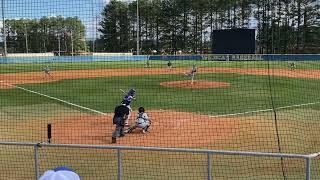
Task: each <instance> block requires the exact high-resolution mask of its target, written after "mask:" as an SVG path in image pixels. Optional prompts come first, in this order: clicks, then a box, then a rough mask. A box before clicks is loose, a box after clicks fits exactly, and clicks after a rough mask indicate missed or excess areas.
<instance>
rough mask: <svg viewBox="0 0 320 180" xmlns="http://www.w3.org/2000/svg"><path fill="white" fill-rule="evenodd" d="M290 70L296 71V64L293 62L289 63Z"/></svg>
mask: <svg viewBox="0 0 320 180" xmlns="http://www.w3.org/2000/svg"><path fill="white" fill-rule="evenodd" d="M289 65H290V70H292V71H293V70H295V69H296V64H295V63H294V62H291V63H290V64H289Z"/></svg>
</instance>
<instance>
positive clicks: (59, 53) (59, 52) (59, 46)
mask: <svg viewBox="0 0 320 180" xmlns="http://www.w3.org/2000/svg"><path fill="white" fill-rule="evenodd" d="M58 48H59V49H58V55H59V56H61V39H60V31H59V32H58Z"/></svg>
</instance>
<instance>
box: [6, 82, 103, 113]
mask: <svg viewBox="0 0 320 180" xmlns="http://www.w3.org/2000/svg"><path fill="white" fill-rule="evenodd" d="M0 82H1V83H3V84H5V85H7V86H11V87H15V88H18V89H21V90H23V91H27V92H30V93H33V94H37V95H40V96H43V97H46V98H49V99H53V100H56V101H59V102H62V103H65V104H68V105H71V106H74V107H77V108H80V109H85V110H87V111H91V112H94V113H97V114H101V115H106V114H105V113H103V112H100V111H97V110H94V109H91V108H88V107H84V106H80V105H77V104H74V103H71V102H68V101H65V100H62V99H59V98H56V97H52V96H49V95H46V94H42V93H39V92H36V91H32V90H29V89H26V88H23V87H19V86H15V85H12V84H8V83H5V82H3V81H0Z"/></svg>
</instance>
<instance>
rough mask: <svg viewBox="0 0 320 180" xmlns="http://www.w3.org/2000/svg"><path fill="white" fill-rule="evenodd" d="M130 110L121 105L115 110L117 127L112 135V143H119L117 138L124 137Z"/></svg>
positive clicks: (114, 117) (114, 118)
mask: <svg viewBox="0 0 320 180" xmlns="http://www.w3.org/2000/svg"><path fill="white" fill-rule="evenodd" d="M129 113H130V110H129V108H128V107H127V106H125V105H123V104H121V105H119V106H117V107H116V108H115V109H114V116H113V124H114V125H116V129H115V130H114V131H113V133H112V143H113V144H114V143H116V142H117V137H123V136H124V135H125V132H124V122H125V121H126V119H127V118H128V115H129Z"/></svg>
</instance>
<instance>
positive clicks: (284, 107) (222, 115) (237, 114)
mask: <svg viewBox="0 0 320 180" xmlns="http://www.w3.org/2000/svg"><path fill="white" fill-rule="evenodd" d="M315 104H320V102H313V103H305V104H295V105H290V106H283V107H278V108H275V110H279V109H289V108H294V107H301V106H309V105H315ZM269 111H273V109H263V110H256V111H247V112H241V113H234V114H221V115H214V116H209V117H211V118H218V117H229V116H239V115H246V114H253V113H260V112H269Z"/></svg>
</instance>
